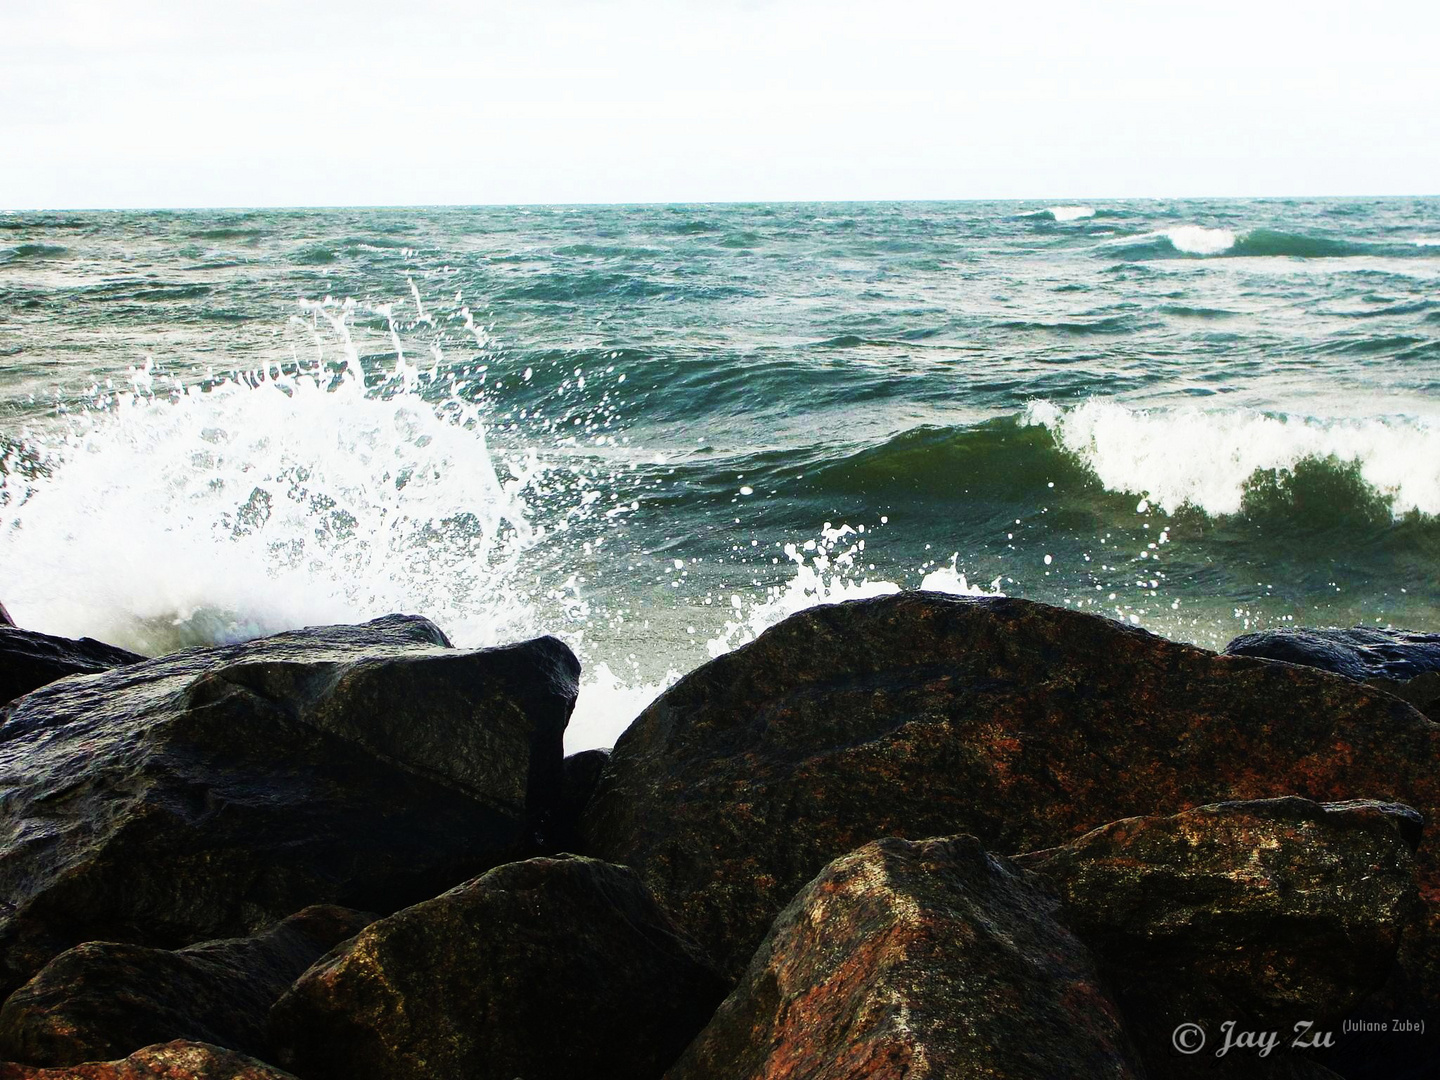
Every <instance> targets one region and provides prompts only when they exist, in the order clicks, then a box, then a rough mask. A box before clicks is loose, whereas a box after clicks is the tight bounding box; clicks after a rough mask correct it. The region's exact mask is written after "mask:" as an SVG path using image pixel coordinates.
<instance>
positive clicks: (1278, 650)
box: [1225, 626, 1440, 682]
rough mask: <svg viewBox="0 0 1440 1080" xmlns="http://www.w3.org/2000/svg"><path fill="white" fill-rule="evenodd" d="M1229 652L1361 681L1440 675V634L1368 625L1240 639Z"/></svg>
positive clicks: (1276, 632) (1266, 632) (1262, 633)
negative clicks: (1328, 672)
mask: <svg viewBox="0 0 1440 1080" xmlns="http://www.w3.org/2000/svg"><path fill="white" fill-rule="evenodd" d="M1225 652H1226V653H1227V654H1228V655H1230V656H1259V657H1263V658H1264V659H1266V660H1283V661H1285V662H1286V663H1287V664H1304V665H1305V666H1306V667H1317V668H1320V669H1322V670H1324V671H1333V672H1334V673H1335V674H1337V675H1344V676H1346V677H1347V678H1351V679H1360V680H1364V679H1390V680H1393V681H1396V682H1404V681H1406V680H1409V679H1413V678H1415V676H1417V675H1424V674H1425V673H1426V672H1432V671H1440V634H1417V633H1413V632H1411V631H1408V630H1378V629H1374V628H1372V627H1368V626H1355V627H1350V628H1348V629H1343V628H1339V627H1329V628H1324V627H1321V628H1302V627H1296V628H1295V629H1293V630H1290V629H1284V630H1261V631H1259V632H1257V633H1254V634H1242V635H1241V636H1240V637H1237V638H1236V639H1235V640H1234V641H1232V642H1230V644H1229V645H1226V646H1225Z"/></svg>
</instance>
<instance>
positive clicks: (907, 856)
mask: <svg viewBox="0 0 1440 1080" xmlns="http://www.w3.org/2000/svg"><path fill="white" fill-rule="evenodd" d="M1057 906H1058V905H1057V904H1056V903H1055V901H1054V900H1053V899H1052V898H1051V897H1050V896H1049V895H1047V894H1046V893H1045V892H1043V891H1042V890H1041V889H1038V888H1036V886H1035V885H1034V884H1032V883H1031V881H1030V880H1029V875H1027V874H1025V873H1024V871H1022V870H1019V869H1018V868H1016V867H1015V866H1014V865H1012V864H1011V863H1010V862H1009V861H1008V860H1006V859H1003V858H997V857H995V856H993V855H989V854H987V853H986V852H985V850H984V849H983V848H982V847H981V846H980V843H979V841H977V840H975V839H974V838H973V837H969V836H958V837H951V838H945V839H932V840H922V841H916V842H910V841H905V840H898V839H884V840H879V841H875V842H873V843H870V844H866V845H865V846H864V847H861V848H859V849H858V850H856V851H854V852H852V853H851V854H849V855H845V856H843V857H842V858H839V859H837V860H835V861H834V862H832V863H831V864H830V865H829V866H827V867H825V869H824V870H822V871H821V873H820V875H819V876H818V877H817V878H815V880H814V881H812V882H810V884H808V885H807V886H805V888H803V889H802V890H801V891H800V893H799V895H798V896H796V897H795V899H794V900H793V901H791V903H790V905H789V906H788V907H787V908H785V910H784V911H783V912H781V914H780V916H779V917H778V918H777V919H776V920H775V923H774V925H773V926H772V927H771V928H770V931H769V934H768V935H767V936H766V938H765V940H764V941H763V942H762V943H761V945H760V948H759V950H758V951H757V952H756V954H755V956H754V958H753V959H752V960H751V962H750V965H749V966H748V967H747V968H746V970H745V972H744V974H743V975H742V976H741V978H740V982H739V984H738V985H737V986H736V988H735V990H734V992H733V993H731V995H730V996H729V997H728V998H726V1000H725V1002H724V1004H722V1005H721V1006H720V1008H719V1010H718V1011H717V1012H716V1014H715V1017H714V1019H713V1020H711V1021H710V1023H709V1024H708V1025H707V1026H706V1028H705V1030H704V1031H702V1032H701V1033H700V1035H699V1037H697V1038H696V1039H695V1041H694V1042H693V1043H691V1044H690V1046H689V1047H688V1048H687V1049H686V1051H685V1053H684V1055H683V1056H682V1057H681V1058H680V1060H679V1061H678V1062H677V1063H676V1064H675V1066H674V1067H673V1068H672V1069H671V1070H670V1071H669V1072H668V1073H666V1080H771V1078H774V1080H779V1078H781V1077H795V1076H804V1077H812V1078H815V1080H830V1078H834V1080H840V1078H844V1077H861V1076H863V1077H865V1078H866V1080H892V1078H893V1080H901V1078H906V1080H927V1078H935V1080H940V1078H943V1077H959V1076H997V1077H1011V1078H1016V1080H1020V1078H1034V1080H1042V1078H1049V1077H1059V1076H1063V1077H1067V1078H1084V1077H1095V1078H1097V1080H1098V1078H1100V1077H1105V1078H1106V1080H1119V1078H1124V1077H1139V1076H1143V1075H1144V1073H1143V1072H1142V1071H1141V1070H1140V1069H1139V1068H1138V1067H1137V1066H1136V1061H1137V1060H1138V1059H1137V1057H1136V1055H1135V1052H1134V1050H1133V1048H1132V1047H1131V1045H1130V1041H1129V1038H1128V1036H1127V1034H1126V1031H1125V1027H1124V1024H1123V1021H1122V1019H1121V1016H1120V1013H1119V1010H1118V1009H1117V1007H1116V1006H1115V1004H1114V1002H1113V1001H1112V1000H1111V999H1110V997H1109V995H1108V993H1107V992H1106V990H1105V988H1104V987H1103V986H1102V985H1101V983H1100V981H1099V976H1098V973H1097V969H1096V965H1095V962H1094V960H1093V958H1092V957H1091V955H1090V953H1089V952H1088V951H1087V950H1086V949H1085V947H1084V946H1083V945H1082V944H1081V943H1080V942H1079V941H1078V940H1077V939H1076V938H1075V936H1074V935H1072V934H1071V933H1070V932H1069V931H1067V930H1065V929H1064V928H1063V927H1062V926H1061V925H1060V923H1059V922H1058V921H1057V920H1056V917H1055V916H1056V909H1057Z"/></svg>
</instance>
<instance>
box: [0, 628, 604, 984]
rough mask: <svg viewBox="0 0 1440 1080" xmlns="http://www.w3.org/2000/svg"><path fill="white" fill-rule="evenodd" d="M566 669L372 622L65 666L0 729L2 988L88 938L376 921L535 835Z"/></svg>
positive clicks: (555, 769)
mask: <svg viewBox="0 0 1440 1080" xmlns="http://www.w3.org/2000/svg"><path fill="white" fill-rule="evenodd" d="M578 674H579V664H578V662H577V661H576V660H575V658H574V656H573V654H571V653H570V651H569V650H568V649H567V648H566V647H565V646H564V645H563V644H561V643H560V642H558V641H556V640H554V639H553V638H541V639H538V640H536V641H530V642H525V643H523V644H520V645H514V646H509V647H506V648H500V649H487V650H481V651H477V652H462V651H457V650H455V649H452V648H450V647H448V642H446V640H445V638H444V635H443V634H441V633H440V631H439V630H437V629H436V628H435V627H434V626H433V625H432V624H431V623H429V622H428V621H427V620H424V619H418V618H412V617H403V616H389V617H386V618H384V619H378V620H375V621H374V622H371V623H367V624H365V625H363V626H358V627H352V626H342V627H320V628H312V629H309V630H304V631H296V632H292V633H288V634H280V635H277V636H275V637H271V638H265V639H261V640H258V641H253V642H249V643H246V644H243V645H235V646H227V647H223V648H209V649H193V650H187V651H185V652H180V653H175V654H173V655H170V656H166V657H162V658H160V659H157V660H148V661H145V662H143V663H138V664H132V665H130V666H128V667H124V668H119V669H116V670H115V671H111V672H106V673H103V674H99V675H87V676H72V677H70V678H68V679H64V680H61V681H60V682H58V683H53V684H51V685H49V686H46V687H42V688H41V689H39V690H36V691H34V692H33V693H30V694H28V695H26V696H25V697H24V698H22V699H20V700H19V701H18V702H16V703H15V704H14V705H13V706H12V707H11V708H10V710H9V711H8V713H6V714H0V715H3V716H4V720H3V723H0V788H3V790H4V795H3V801H4V810H5V816H4V819H3V821H0V896H4V897H5V898H6V899H7V901H8V905H7V906H6V907H4V908H0V990H3V991H4V992H7V993H8V992H9V991H10V990H11V989H13V988H14V987H16V986H18V985H19V984H20V983H22V982H24V981H26V980H27V979H29V978H30V977H31V976H32V975H34V974H35V973H36V972H37V971H38V970H39V969H40V968H41V967H42V966H43V965H44V964H45V962H46V961H48V960H49V959H50V958H51V957H53V956H55V955H57V954H58V953H60V952H62V951H64V950H65V949H68V948H70V947H71V946H73V945H76V944H79V943H81V942H85V941H116V942H124V943H130V944H139V945H150V946H154V947H157V948H167V949H169V948H177V947H181V946H185V945H190V944H193V943H194V942H197V941H204V940H208V939H212V938H218V937H232V936H243V935H246V934H249V933H252V932H254V931H255V930H257V929H259V928H261V927H264V926H266V925H269V924H270V923H272V922H274V921H276V920H278V919H281V918H284V917H286V916H288V915H289V914H291V913H293V912H295V911H298V910H300V909H301V908H304V907H306V906H308V905H310V904H320V903H334V904H342V905H344V906H346V907H352V908H356V909H360V910H367V911H379V912H382V913H383V912H387V911H394V910H396V909H398V908H400V907H403V906H405V905H406V904H410V903H414V902H416V901H418V900H421V899H424V898H426V897H430V896H434V895H435V894H436V893H438V892H440V891H442V890H443V889H446V888H449V887H450V886H452V885H454V884H455V883H456V882H458V881H464V880H466V879H468V878H469V877H472V876H474V875H475V874H476V873H479V872H481V871H483V870H485V869H486V868H488V867H490V866H494V865H496V864H498V863H501V862H506V861H509V860H512V859H515V858H519V857H524V856H526V855H528V854H530V853H532V852H533V851H535V850H536V849H537V848H538V847H539V846H540V844H541V842H542V841H543V835H542V834H543V830H544V829H545V828H546V827H548V823H549V821H550V819H551V818H552V817H553V815H554V811H555V808H556V804H557V802H558V799H559V793H560V771H561V760H562V751H561V743H562V739H563V732H564V727H565V724H566V722H567V721H568V718H569V714H570V711H571V709H572V708H573V706H574V700H575V694H576V689H577V678H578Z"/></svg>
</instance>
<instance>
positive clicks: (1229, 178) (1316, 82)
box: [0, 0, 1440, 209]
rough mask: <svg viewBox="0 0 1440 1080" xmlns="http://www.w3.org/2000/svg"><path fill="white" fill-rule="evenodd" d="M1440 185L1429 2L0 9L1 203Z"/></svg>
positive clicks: (68, 1)
mask: <svg viewBox="0 0 1440 1080" xmlns="http://www.w3.org/2000/svg"><path fill="white" fill-rule="evenodd" d="M1436 193H1440V3H1435V2H1434V0H1429V2H1424V3H1421V2H1415V0H1368V2H1362V0H1345V2H1343V3H1333V2H1330V0H1319V2H1314V0H1290V2H1285V3H1279V2H1275V0H1245V2H1232V0H1205V2H1196V3H1191V4H1177V3H1173V2H1164V0H1152V2H1147V3H1118V2H1097V3H1089V4H1086V3H1063V4H1062V3H1049V2H1037V3H1016V2H999V3H985V4H966V3H963V2H958V3H957V2H954V0H950V2H929V0H889V2H874V3H851V2H848V0H825V2H812V0H706V2H692V0H669V2H665V3H661V2H656V0H549V2H546V0H538V2H537V0H531V2H529V3H526V2H525V0H519V2H516V0H508V2H505V3H492V2H490V0H456V2H452V0H393V2H391V3H385V4H378V3H371V2H368V0H347V2H345V3H336V2H331V0H314V2H311V3H308V4H303V3H280V2H274V0H255V2H248V3H238V2H237V3H215V2H210V0H135V2H127V0H108V2H97V0H0V208H12V209H22V208H34V207H53V208H58V207H158V206H273V205H327V206H331V205H415V204H478V203H517V202H530V203H534V202H677V201H721V200H725V201H729V200H747V201H748V200H769V199H974V198H1027V199H1032V198H1033V199H1082V198H1091V199H1096V198H1104V197H1107V196H1109V197H1122V196H1203V195H1215V196H1226V195H1380V194H1417V195H1418V194H1436Z"/></svg>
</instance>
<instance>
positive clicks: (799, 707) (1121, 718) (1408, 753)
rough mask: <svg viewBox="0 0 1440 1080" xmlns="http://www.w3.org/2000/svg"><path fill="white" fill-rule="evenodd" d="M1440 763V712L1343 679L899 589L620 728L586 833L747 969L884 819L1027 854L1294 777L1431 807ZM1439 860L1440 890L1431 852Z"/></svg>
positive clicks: (1032, 607) (770, 648) (1292, 782)
mask: <svg viewBox="0 0 1440 1080" xmlns="http://www.w3.org/2000/svg"><path fill="white" fill-rule="evenodd" d="M1437 757H1440V727H1437V726H1436V724H1433V723H1431V721H1428V720H1426V719H1424V717H1423V716H1420V714H1418V713H1416V711H1414V710H1413V708H1410V707H1408V706H1405V704H1404V703H1401V701H1398V700H1395V698H1392V697H1388V696H1385V694H1380V693H1375V691H1372V690H1367V688H1365V687H1361V685H1356V684H1354V683H1351V681H1346V680H1342V678H1336V677H1333V675H1329V674H1325V672H1319V671H1313V670H1310V668H1303V667H1290V665H1282V664H1270V662H1266V661H1260V660H1253V658H1246V657H1223V655H1215V654H1212V652H1207V651H1204V649H1198V648H1194V647H1191V645H1182V644H1178V642H1171V641H1166V639H1164V638H1156V636H1153V635H1151V634H1148V632H1145V631H1140V629H1138V628H1130V626H1125V625H1122V624H1117V622H1113V621H1110V619H1104V618H1099V616H1094V615H1084V613H1080V612H1074V611H1066V609H1060V608H1051V606H1047V605H1040V603H1031V602H1027V600H1018V599H960V598H950V596H940V595H936V593H900V595H894V596H884V598H878V599H873V600H858V602H850V603H841V605H831V606H822V608H814V609H811V611H806V612H801V613H799V615H795V616H792V618H789V619H786V621H785V622H782V624H780V625H778V626H773V628H770V629H769V631H766V632H765V634H763V635H762V636H760V638H759V639H757V641H755V642H752V644H750V645H746V647H744V648H740V649H736V651H734V652H732V654H729V655H724V657H720V658H719V660H716V661H711V662H710V664H707V665H704V667H701V668H698V670H697V671H693V672H691V674H690V675H687V677H685V678H683V680H681V681H680V683H677V684H675V685H674V687H671V688H670V690H668V691H667V693H665V694H662V696H661V697H660V698H658V700H657V701H655V703H654V704H651V707H649V708H647V710H645V711H644V713H642V714H641V717H639V719H638V720H636V721H635V723H634V724H632V726H631V729H629V730H628V732H625V734H624V736H621V739H619V742H618V743H616V746H615V752H613V756H612V759H611V765H609V766H608V769H606V772H605V776H603V778H602V780H600V788H599V791H598V792H596V796H595V799H593V801H592V802H590V805H589V808H588V809H586V814H585V818H583V821H582V834H583V838H585V851H586V852H588V854H592V855H596V857H602V858H606V860H611V861H615V863H624V864H628V865H634V867H636V868H638V870H639V871H641V874H642V876H644V877H645V880H647V881H648V883H649V884H651V887H652V888H655V891H657V893H658V894H660V896H662V897H665V899H667V901H668V904H670V909H671V910H672V912H674V913H675V914H677V917H678V919H680V922H681V923H683V924H684V926H685V927H687V929H688V930H690V932H691V933H693V935H696V937H697V939H698V940H700V942H701V945H703V946H704V948H706V949H707V950H708V952H710V953H711V955H713V956H716V958H719V959H720V960H721V963H723V966H724V969H726V971H727V972H730V973H732V975H736V973H739V971H740V969H743V965H744V963H746V962H747V959H749V956H750V955H752V953H753V950H755V946H756V945H757V943H759V940H760V937H762V936H763V933H765V929H766V927H768V924H769V922H770V919H772V917H773V914H775V913H776V912H779V909H780V907H782V906H783V904H785V903H786V900H788V897H791V896H793V891H795V890H796V888H799V886H801V884H804V883H805V881H806V880H809V877H812V876H814V874H815V873H816V871H818V870H819V867H822V865H825V863H828V861H829V860H831V858H835V857H837V855H840V854H844V852H845V851H850V850H852V848H854V847H858V845H860V844H863V842H865V841H868V840H874V838H877V837H883V835H900V837H907V838H923V837H935V835H949V834H953V832H958V831H963V832H969V834H973V835H976V837H979V840H981V841H982V842H984V844H985V845H986V847H989V848H991V850H995V851H1028V850H1035V848H1043V847H1050V845H1054V844H1060V842H1066V841H1068V840H1071V838H1073V837H1076V835H1079V834H1081V832H1084V831H1087V829H1090V828H1094V827H1097V825H1102V824H1104V822H1109V821H1115V819H1117V818H1125V816H1135V815H1142V814H1156V812H1175V811H1179V809H1184V808H1187V806H1194V805H1201V804H1207V802H1215V801H1220V799H1248V798H1266V796H1273V795H1292V793H1297V795H1302V796H1306V798H1312V799H1318V801H1336V799H1346V798H1352V796H1367V798H1378V799H1390V801H1398V802H1405V804H1408V805H1413V806H1417V808H1418V809H1420V811H1421V812H1423V814H1427V815H1428V814H1434V812H1436V809H1437V808H1440V778H1437V775H1436V770H1434V768H1433V763H1434V762H1436V760H1437ZM1420 868H1421V878H1423V887H1424V888H1426V890H1434V888H1436V887H1437V886H1440V874H1437V865H1436V860H1434V857H1433V855H1431V854H1430V852H1428V851H1424V852H1423V854H1421V860H1420ZM1436 986H1437V988H1440V981H1437V982H1436Z"/></svg>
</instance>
